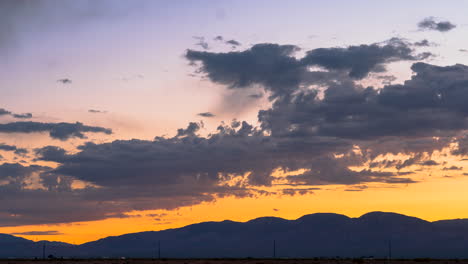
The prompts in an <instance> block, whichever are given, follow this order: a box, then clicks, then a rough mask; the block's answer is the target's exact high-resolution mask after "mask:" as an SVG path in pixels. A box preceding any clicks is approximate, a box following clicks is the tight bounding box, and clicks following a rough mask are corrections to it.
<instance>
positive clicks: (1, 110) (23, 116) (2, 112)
mask: <svg viewBox="0 0 468 264" xmlns="http://www.w3.org/2000/svg"><path fill="white" fill-rule="evenodd" d="M5 115H8V116H12V117H14V118H18V119H29V118H32V114H31V113H24V114H16V113H12V112H11V111H8V110H6V109H4V108H0V116H5Z"/></svg>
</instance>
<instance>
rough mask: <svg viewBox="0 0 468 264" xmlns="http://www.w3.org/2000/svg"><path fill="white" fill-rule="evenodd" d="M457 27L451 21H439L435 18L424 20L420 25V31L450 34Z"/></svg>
mask: <svg viewBox="0 0 468 264" xmlns="http://www.w3.org/2000/svg"><path fill="white" fill-rule="evenodd" d="M455 27H456V25H455V24H452V23H451V22H450V21H437V20H436V19H435V18H434V17H427V18H424V19H423V20H422V21H421V22H419V23H418V28H419V29H420V30H435V31H439V32H448V31H450V30H452V29H454V28H455Z"/></svg>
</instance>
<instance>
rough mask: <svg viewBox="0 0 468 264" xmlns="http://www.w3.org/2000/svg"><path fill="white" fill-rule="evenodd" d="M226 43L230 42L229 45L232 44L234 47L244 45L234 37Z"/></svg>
mask: <svg viewBox="0 0 468 264" xmlns="http://www.w3.org/2000/svg"><path fill="white" fill-rule="evenodd" d="M225 43H226V44H228V45H231V47H233V48H235V47H237V46H240V45H242V44H241V43H240V42H239V41H237V40H234V39H231V40H227V41H226V42H225Z"/></svg>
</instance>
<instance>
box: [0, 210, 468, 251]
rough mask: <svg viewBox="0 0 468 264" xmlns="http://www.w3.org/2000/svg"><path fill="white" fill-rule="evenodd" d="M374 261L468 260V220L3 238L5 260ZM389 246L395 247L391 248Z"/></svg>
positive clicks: (270, 220) (271, 223)
mask: <svg viewBox="0 0 468 264" xmlns="http://www.w3.org/2000/svg"><path fill="white" fill-rule="evenodd" d="M273 241H275V244H276V256H277V257H288V258H311V257H363V256H366V257H369V256H373V257H375V258H386V257H388V256H389V254H390V248H391V254H392V257H394V258H423V257H424V258H468V220H467V219H455V220H443V221H435V222H428V221H425V220H422V219H419V218H416V217H409V216H405V215H401V214H396V213H384V212H371V213H367V214H365V215H362V216H361V217H358V218H349V217H347V216H344V215H339V214H325V213H318V214H310V215H305V216H302V217H300V218H298V219H296V220H285V219H282V218H277V217H261V218H257V219H253V220H250V221H248V222H234V221H227V220H226V221H222V222H203V223H199V224H193V225H188V226H185V227H182V228H175V229H168V230H163V231H157V232H156V231H148V232H140V233H132V234H125V235H121V236H112V237H107V238H103V239H99V240H97V241H93V242H88V243H84V244H81V245H70V244H66V243H61V242H47V241H40V242H33V241H30V240H27V239H23V238H19V237H15V236H11V235H5V234H0V257H2V258H7V257H26V258H34V257H41V256H42V246H43V245H44V243H45V244H46V251H47V255H49V254H52V255H54V256H58V257H60V256H64V257H146V258H154V257H157V256H158V243H159V244H160V252H161V257H164V258H224V257H230V258H244V257H254V258H265V257H272V256H273ZM390 245H391V246H390Z"/></svg>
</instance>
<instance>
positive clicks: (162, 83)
mask: <svg viewBox="0 0 468 264" xmlns="http://www.w3.org/2000/svg"><path fill="white" fill-rule="evenodd" d="M467 9H468V2H465V1H448V2H444V3H441V2H440V1H409V2H408V1H391V2H390V1H387V2H376V1H370V0H368V1H365V0H357V1H353V2H352V3H351V2H350V1H343V0H342V1H339V0H332V1H301V0H296V1H289V2H285V1H263V0H257V1H246V0H245V1H244V0H238V1H224V0H222V1H214V0H207V1H200V2H194V1H149V0H138V1H124V0H112V1H111V0H97V1H96V0H94V1H91V0H83V1H72V0H1V1H0V92H1V96H0V233H7V234H14V235H18V236H22V237H25V238H28V239H31V240H35V241H38V240H45V239H46V240H54V241H64V242H68V243H74V244H79V243H84V242H88V241H92V240H96V239H99V238H103V237H106V236H111V235H120V234H125V233H130V232H140V231H148V230H163V229H167V228H175V227H181V226H184V225H188V224H192V223H198V222H202V221H222V220H225V219H230V220H235V221H247V220H250V219H253V218H256V217H262V216H277V217H282V218H286V219H295V218H298V217H300V216H302V215H305V214H311V213H317V212H331V213H340V214H345V215H348V216H352V217H358V216H360V215H362V214H364V213H367V212H370V211H390V212H398V213H403V214H407V215H411V216H416V217H420V218H423V219H426V220H431V221H434V220H440V219H451V218H468V210H467V209H468V203H467V202H468V197H467V196H466V188H468V163H467V162H468V157H467V155H468V133H467V132H468V107H467V106H466V103H465V102H466V99H468V66H467V65H468V39H467V38H466V35H467V33H468V27H467V26H468V18H467V17H466V15H465V14H464V13H463V12H461V11H460V10H467Z"/></svg>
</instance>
